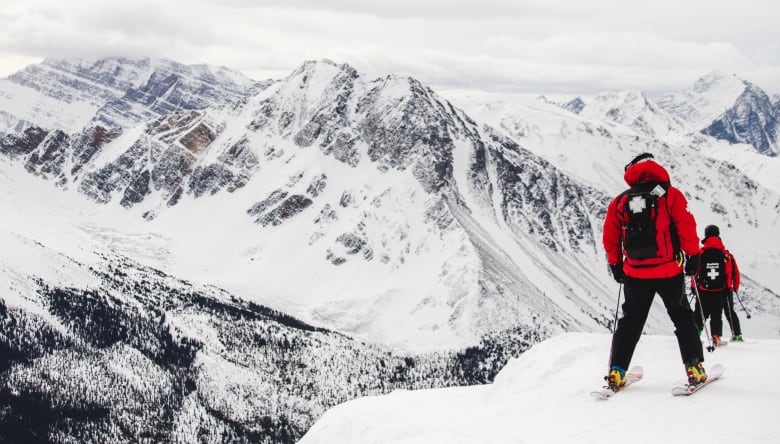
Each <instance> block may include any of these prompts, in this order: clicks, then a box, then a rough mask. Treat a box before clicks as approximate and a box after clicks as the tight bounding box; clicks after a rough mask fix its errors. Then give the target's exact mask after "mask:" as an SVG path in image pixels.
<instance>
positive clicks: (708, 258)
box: [691, 225, 742, 346]
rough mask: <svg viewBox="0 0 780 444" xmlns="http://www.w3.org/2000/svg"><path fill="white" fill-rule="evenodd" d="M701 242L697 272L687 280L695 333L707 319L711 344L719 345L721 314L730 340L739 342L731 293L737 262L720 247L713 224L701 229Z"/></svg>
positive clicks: (736, 279) (735, 284) (736, 280)
mask: <svg viewBox="0 0 780 444" xmlns="http://www.w3.org/2000/svg"><path fill="white" fill-rule="evenodd" d="M701 242H702V248H701V250H699V258H700V260H699V264H698V269H697V270H696V273H695V274H694V275H693V276H692V278H691V287H693V286H696V289H697V293H696V294H697V295H698V297H697V299H696V316H694V320H695V322H696V326H697V327H698V329H699V331H701V330H703V329H704V321H705V320H706V319H707V318H709V319H710V334H711V335H712V342H713V344H714V345H715V346H719V345H721V336H723V319H722V313H723V312H724V311H725V312H726V319H727V320H728V321H729V327H731V331H732V335H733V337H732V340H734V341H740V340H741V339H742V331H741V329H740V325H739V319H738V318H737V314H736V312H735V311H734V299H733V293H732V292H733V291H737V290H738V289H739V281H740V274H739V268H738V267H737V261H736V260H735V259H734V255H733V254H731V253H730V252H729V251H728V250H727V249H726V247H725V246H724V245H723V241H722V240H721V239H720V229H719V228H718V227H717V225H708V226H707V228H705V229H704V239H703V240H702V241H701Z"/></svg>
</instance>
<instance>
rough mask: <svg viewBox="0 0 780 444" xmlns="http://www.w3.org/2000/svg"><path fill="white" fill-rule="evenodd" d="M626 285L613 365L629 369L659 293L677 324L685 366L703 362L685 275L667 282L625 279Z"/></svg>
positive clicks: (666, 280)
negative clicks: (687, 296)
mask: <svg viewBox="0 0 780 444" xmlns="http://www.w3.org/2000/svg"><path fill="white" fill-rule="evenodd" d="M623 282H624V284H623V285H624V293H625V302H623V316H622V317H621V318H620V320H619V321H618V325H617V329H616V330H615V334H614V336H613V338H612V356H611V358H610V366H620V367H622V368H624V369H628V365H629V364H630V363H631V357H632V356H633V355H634V349H635V348H636V344H637V342H639V338H640V336H642V330H643V329H644V326H645V322H646V321H647V315H648V313H649V312H650V307H651V306H652V304H653V298H654V297H655V294H656V293H658V295H659V296H660V297H661V300H662V301H663V302H664V305H665V306H666V312H667V313H668V314H669V317H670V318H671V320H672V323H673V324H674V328H675V330H674V334H675V335H676V336H677V344H678V345H679V347H680V356H681V357H682V361H683V364H685V365H686V366H688V365H695V364H696V363H698V362H702V361H704V352H703V351H702V346H701V341H700V340H699V335H698V332H697V329H696V325H695V324H694V321H693V311H691V306H690V304H689V303H688V299H687V298H686V296H685V291H684V288H685V287H684V277H683V275H682V273H680V275H678V276H675V277H671V278H664V279H635V278H631V277H628V276H626V277H625V280H624V281H623Z"/></svg>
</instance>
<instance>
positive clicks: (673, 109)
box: [657, 71, 745, 131]
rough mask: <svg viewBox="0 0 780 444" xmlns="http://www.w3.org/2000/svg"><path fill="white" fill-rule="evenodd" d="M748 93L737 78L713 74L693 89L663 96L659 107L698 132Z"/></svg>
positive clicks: (716, 72) (723, 74)
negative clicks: (743, 94)
mask: <svg viewBox="0 0 780 444" xmlns="http://www.w3.org/2000/svg"><path fill="white" fill-rule="evenodd" d="M744 91H745V82H744V81H743V80H741V79H740V78H738V77H737V76H736V75H733V74H727V73H725V72H722V71H713V72H711V73H709V74H707V75H705V76H703V77H701V78H700V79H698V80H697V81H696V83H695V84H694V85H693V87H691V88H690V89H686V90H684V91H682V92H679V93H671V94H667V95H664V96H662V97H660V98H659V99H658V100H657V102H658V106H660V107H661V108H662V109H664V110H666V112H668V113H669V114H671V115H673V116H675V117H677V118H679V119H681V120H682V121H684V122H687V123H688V125H689V130H690V131H699V130H701V129H703V128H705V127H707V126H709V125H710V123H712V122H713V121H714V120H715V119H716V118H717V117H718V116H720V115H721V114H723V113H724V112H726V110H727V109H729V108H730V107H732V106H733V105H734V102H736V101H737V98H738V97H739V96H740V95H741V94H742V93H743V92H744Z"/></svg>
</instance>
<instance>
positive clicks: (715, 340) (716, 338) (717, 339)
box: [712, 335, 720, 347]
mask: <svg viewBox="0 0 780 444" xmlns="http://www.w3.org/2000/svg"><path fill="white" fill-rule="evenodd" d="M712 345H714V346H715V347H720V336H718V335H712Z"/></svg>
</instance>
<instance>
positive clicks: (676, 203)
mask: <svg viewBox="0 0 780 444" xmlns="http://www.w3.org/2000/svg"><path fill="white" fill-rule="evenodd" d="M667 193H668V195H667V199H668V202H669V216H670V217H671V219H672V222H673V223H674V226H675V228H676V229H677V237H678V238H679V239H680V248H681V249H682V251H683V252H684V253H685V254H687V255H688V256H693V255H695V254H698V253H699V235H698V234H696V219H694V218H693V214H691V212H690V211H688V200H687V199H686V198H685V195H684V194H683V193H682V192H681V191H680V190H678V189H677V188H675V187H669V190H668V191H667Z"/></svg>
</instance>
